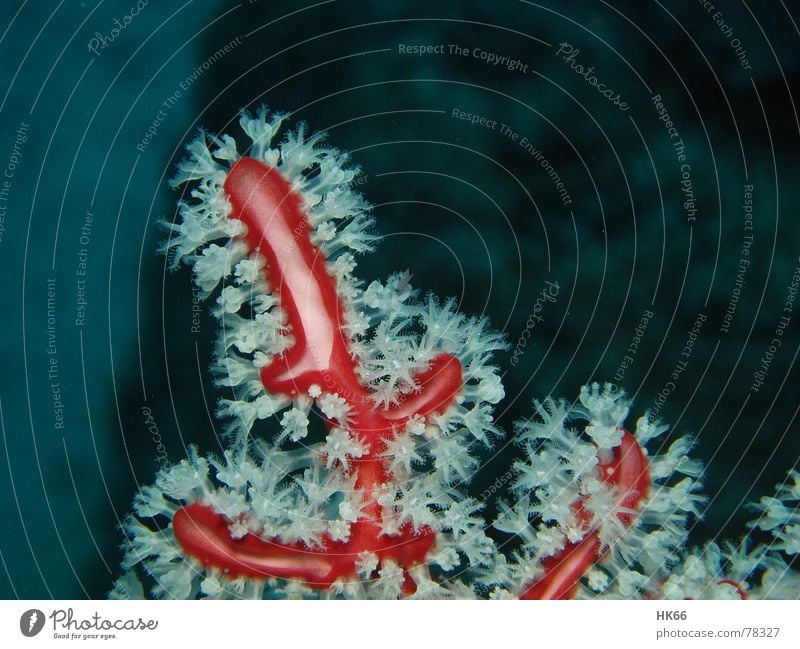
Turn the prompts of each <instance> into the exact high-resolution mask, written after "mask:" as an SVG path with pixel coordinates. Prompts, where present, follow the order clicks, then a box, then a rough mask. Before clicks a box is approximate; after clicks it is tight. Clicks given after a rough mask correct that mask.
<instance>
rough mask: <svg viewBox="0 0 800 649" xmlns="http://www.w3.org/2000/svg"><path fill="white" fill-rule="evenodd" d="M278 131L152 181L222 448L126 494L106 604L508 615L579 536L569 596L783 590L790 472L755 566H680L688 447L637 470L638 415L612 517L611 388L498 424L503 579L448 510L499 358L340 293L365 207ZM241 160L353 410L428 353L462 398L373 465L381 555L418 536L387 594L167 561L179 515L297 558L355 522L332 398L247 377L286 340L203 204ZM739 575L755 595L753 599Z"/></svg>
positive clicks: (338, 409) (378, 398)
mask: <svg viewBox="0 0 800 649" xmlns="http://www.w3.org/2000/svg"><path fill="white" fill-rule="evenodd" d="M284 120H285V116H284V115H278V114H276V115H272V116H270V115H269V114H268V112H267V111H266V109H261V110H259V111H258V112H257V113H256V114H255V115H249V114H247V113H244V114H243V115H242V117H241V119H240V122H239V124H240V126H241V129H242V131H243V133H244V135H245V143H244V144H242V143H241V140H240V142H237V141H236V140H234V138H233V137H231V136H230V135H220V136H215V135H212V134H209V133H205V132H203V133H201V134H200V135H199V137H198V138H197V139H195V140H194V141H193V142H192V143H191V144H189V145H188V147H187V151H188V157H187V158H186V159H185V160H184V161H183V162H182V163H180V165H179V167H178V172H177V174H176V176H175V178H174V179H173V180H172V184H173V185H174V186H175V187H184V192H183V196H182V199H181V200H180V201H179V209H178V211H179V218H178V219H177V220H176V222H174V223H168V224H166V226H167V228H168V229H169V230H170V237H169V239H168V241H167V242H166V244H165V245H164V251H165V252H166V253H167V254H168V256H169V260H170V263H171V265H172V266H173V267H178V266H179V265H181V264H185V265H188V266H191V268H192V271H193V277H194V282H195V285H196V286H197V289H198V292H199V293H200V295H201V296H202V297H203V298H204V299H213V300H214V303H213V305H212V307H211V312H212V314H213V315H214V316H215V317H216V318H217V319H218V320H219V322H220V327H221V328H220V335H219V339H218V341H217V344H216V350H215V360H214V363H213V368H212V370H213V372H214V374H215V376H216V378H217V382H218V384H219V386H220V387H222V388H225V390H226V393H227V394H228V396H226V398H224V399H222V400H221V401H220V404H219V410H218V415H219V416H220V417H221V419H222V420H223V421H225V422H227V426H226V429H225V432H226V435H227V437H228V440H229V441H230V445H229V447H228V450H227V451H226V452H225V453H224V454H223V456H222V457H221V458H215V457H211V456H209V457H204V456H202V455H201V454H200V453H199V451H198V450H197V449H195V448H191V449H190V452H189V457H188V458H187V459H185V460H183V461H182V462H180V463H179V464H177V465H175V466H173V467H171V468H169V469H164V470H162V471H160V472H159V474H158V476H157V478H156V481H155V484H154V485H152V486H147V487H143V488H141V489H140V491H139V494H138V495H137V497H136V499H135V502H134V512H133V514H131V515H130V516H128V517H127V519H126V520H125V523H124V525H123V531H124V534H125V538H126V543H125V546H124V549H125V557H124V559H123V563H122V568H123V570H124V574H123V576H122V577H120V579H119V580H118V581H117V582H116V584H115V588H114V590H113V591H112V592H111V596H112V597H122V598H132V597H142V596H145V595H146V594H149V595H152V596H155V597H168V598H190V597H208V598H224V597H234V598H263V597H351V598H394V597H400V596H402V595H405V594H408V590H407V588H406V586H407V584H405V583H404V582H405V581H406V580H407V578H410V579H411V580H412V581H413V583H414V589H413V596H415V597H429V598H437V597H475V596H482V595H485V594H487V593H490V594H491V595H492V596H493V597H498V598H502V597H511V596H516V595H519V594H520V592H521V590H522V589H523V588H524V587H525V585H526V584H529V583H531V582H534V581H535V580H537V579H540V578H542V575H543V568H542V562H543V561H546V560H547V559H548V558H552V557H554V556H557V555H558V554H559V553H560V552H563V551H564V550H565V548H567V547H568V546H569V545H570V544H573V545H574V544H576V543H580V542H581V541H582V540H584V539H586V538H587V536H588V535H595V536H596V539H597V543H598V547H599V548H600V555H601V556H600V559H601V560H600V561H599V562H597V563H596V564H595V565H594V566H593V567H591V568H590V569H589V570H588V571H587V572H586V574H585V575H584V577H583V578H582V580H581V582H580V585H579V589H578V591H577V595H578V596H580V597H617V598H630V597H659V596H666V597H684V596H691V597H701V596H709V597H728V596H731V597H733V596H742V594H743V593H745V592H746V593H748V594H749V595H750V596H765V597H784V596H796V594H797V592H800V589H799V588H798V576H797V573H795V572H792V571H791V570H790V569H789V567H788V561H789V559H790V557H791V556H792V555H796V554H797V553H798V551H800V515H798V513H797V512H798V502H800V476H799V475H798V474H797V472H794V473H792V474H790V478H791V480H792V481H793V484H791V485H789V484H788V483H787V486H784V487H783V488H782V489H781V490H780V491H779V493H778V494H777V496H776V497H775V498H765V499H764V500H762V503H761V506H760V507H761V512H762V516H761V518H760V519H759V520H758V521H757V522H756V523H755V526H756V527H758V528H759V529H760V530H762V531H765V532H768V533H771V534H772V535H773V538H774V542H773V544H772V547H771V548H769V549H767V548H765V547H763V546H758V548H757V549H756V550H754V551H751V552H745V551H744V550H742V549H735V548H732V547H727V546H726V547H725V548H723V549H720V548H719V547H718V546H717V545H715V544H710V545H708V546H706V547H705V548H704V549H703V550H702V551H693V552H686V550H685V549H684V548H685V544H686V536H687V532H686V530H687V526H688V523H689V522H690V520H691V519H692V518H696V517H699V516H700V513H701V510H700V506H701V503H702V502H703V499H702V497H701V496H699V495H698V488H699V479H700V477H701V474H702V467H701V466H700V465H699V464H698V463H697V462H695V461H693V460H690V459H688V457H687V453H688V451H689V448H690V446H691V442H690V441H689V440H688V439H686V438H681V439H677V440H675V441H673V442H672V443H671V445H670V446H669V449H668V450H667V451H666V452H665V453H663V454H656V455H647V451H646V450H645V449H646V446H647V445H648V444H649V443H650V442H651V441H652V440H654V439H656V438H658V437H659V436H662V435H663V434H664V433H665V432H666V431H667V427H666V426H665V425H663V424H662V423H660V422H658V421H654V420H651V418H650V417H649V416H648V415H647V414H645V416H643V417H642V418H640V419H639V420H638V422H637V423H636V426H635V430H634V432H633V437H634V438H635V442H636V443H637V444H638V447H639V448H641V449H643V450H642V453H643V454H644V455H643V457H646V458H647V459H646V462H647V471H648V484H649V487H648V489H647V493H645V494H638V495H637V494H634V495H637V499H636V506H635V507H632V506H624V504H623V500H625V499H624V497H623V496H625V494H620V493H618V490H617V487H616V486H615V484H614V483H613V482H610V481H609V480H607V479H606V476H604V475H603V473H602V472H603V471H604V470H607V467H608V466H609V464H608V463H609V462H610V461H611V460H612V459H613V458H614V457H615V454H618V452H619V449H620V448H621V446H620V445H621V443H622V440H623V435H624V434H625V433H624V431H623V427H624V425H625V421H626V419H627V417H628V414H629V410H630V402H629V400H628V399H627V398H626V397H625V395H624V394H623V393H622V392H621V391H618V390H616V389H615V388H614V387H613V386H610V385H605V386H602V387H601V386H599V385H597V384H594V385H592V386H587V387H585V388H583V390H582V392H581V395H580V400H579V401H580V403H579V404H576V405H574V406H570V405H569V404H568V403H567V402H565V401H556V400H554V399H551V398H548V399H546V400H544V401H543V402H535V409H536V415H535V417H534V418H533V419H531V420H529V421H525V422H520V423H518V424H517V425H516V427H515V432H516V441H517V442H518V444H519V445H520V446H521V448H522V451H523V454H524V459H521V460H519V461H517V462H516V463H515V464H514V465H513V471H512V472H513V474H514V476H515V477H514V479H513V481H511V484H510V494H511V495H512V496H513V499H514V502H513V504H508V503H507V502H501V503H500V513H499V516H498V518H497V520H496V521H495V523H494V528H495V529H496V530H499V531H501V532H506V533H509V534H513V535H514V537H515V538H516V541H517V545H518V547H517V550H516V552H515V553H514V555H513V557H512V559H511V560H507V559H506V557H505V555H504V554H503V553H502V552H500V550H499V548H498V546H497V544H496V543H495V541H493V540H492V539H491V538H490V537H489V536H488V535H487V534H486V530H487V527H488V526H487V524H486V523H485V521H484V518H483V517H482V515H481V509H482V508H483V507H484V505H485V503H483V502H481V501H480V500H479V499H476V498H473V497H470V496H469V495H467V490H468V485H469V483H470V480H471V479H472V478H473V476H474V475H475V473H476V472H477V470H478V468H479V463H478V459H477V457H476V456H475V453H474V450H476V448H480V447H481V446H483V447H488V446H490V445H491V444H492V442H493V440H494V439H497V438H499V437H500V436H501V431H499V430H498V428H497V427H496V426H495V424H494V420H493V414H492V413H493V408H494V406H495V405H496V404H497V403H498V402H499V401H500V400H501V399H502V398H503V397H504V392H503V386H502V383H501V381H500V378H499V375H498V370H497V368H496V367H495V366H493V365H492V364H491V357H492V354H493V352H495V351H497V350H501V349H504V348H506V347H507V345H506V343H505V342H504V340H503V337H502V336H500V335H498V334H496V333H493V332H491V331H490V330H489V327H488V323H487V322H486V320H485V319H482V318H470V317H467V316H464V315H462V314H460V313H459V312H458V311H457V304H456V302H455V301H454V300H446V301H444V302H441V301H439V300H438V299H436V298H435V297H434V296H432V295H427V296H424V297H422V298H421V297H420V296H419V294H418V293H417V292H416V291H415V290H414V289H413V288H412V287H411V285H410V282H409V279H410V276H409V274H408V272H402V273H396V274H394V275H391V276H390V277H389V278H388V279H387V280H386V281H384V282H380V281H374V282H372V283H370V284H369V285H368V286H366V287H364V286H363V285H362V283H361V281H360V280H358V279H357V278H356V277H355V275H354V274H353V271H354V270H355V267H356V255H357V254H359V253H363V252H367V251H370V250H372V248H373V246H374V244H375V242H376V236H375V235H374V234H372V232H371V229H370V228H371V225H372V217H371V215H370V206H369V205H368V203H367V202H366V201H365V200H364V198H363V197H362V196H361V195H360V194H359V193H357V192H356V191H354V189H353V186H352V185H353V181H354V180H355V179H356V177H357V175H358V173H359V170H358V168H357V167H352V166H349V165H348V156H347V155H346V154H345V153H343V152H341V151H339V150H337V149H335V148H333V147H331V146H328V145H327V144H326V143H325V137H324V135H323V134H320V133H315V134H308V133H307V132H306V128H305V126H303V125H302V124H301V125H300V126H298V127H297V128H295V129H294V130H286V129H284V128H283V122H284ZM242 156H247V157H250V158H255V159H257V160H259V161H261V162H263V163H265V164H266V165H269V166H270V167H272V168H275V169H277V170H278V171H279V172H280V174H281V175H282V176H283V178H284V179H286V180H287V181H288V183H289V184H290V186H291V187H292V189H293V191H294V192H295V193H296V194H297V195H298V196H299V197H300V201H301V207H302V210H303V212H304V214H305V216H306V219H307V223H308V228H309V231H308V232H307V233H305V234H307V236H308V237H309V238H310V241H311V243H312V244H313V245H314V246H315V247H316V249H317V250H319V252H320V253H321V254H322V255H324V258H325V263H326V264H327V271H328V274H329V275H330V277H331V278H333V280H334V283H335V285H336V291H337V294H338V297H339V300H340V302H341V304H342V305H343V322H342V323H340V330H341V331H342V332H343V333H344V334H345V335H346V338H347V340H348V348H349V352H350V354H351V356H352V361H353V366H354V369H355V373H356V375H357V376H358V378H359V380H360V381H361V382H362V384H363V385H364V386H365V387H366V388H367V389H368V390H369V393H370V395H371V396H370V398H371V400H372V403H373V405H374V408H376V409H379V410H387V409H390V408H392V407H396V406H397V405H398V404H400V403H402V402H403V400H404V399H406V398H408V397H409V396H413V395H414V394H415V393H416V392H417V391H418V390H419V389H420V386H418V385H417V381H416V379H415V377H417V376H420V373H422V372H424V371H425V370H426V369H427V368H428V366H429V365H430V364H431V363H432V361H433V360H434V359H435V358H436V357H437V356H438V355H441V354H449V355H452V356H453V357H455V358H457V359H458V361H459V362H460V365H461V368H462V371H463V386H462V388H461V390H460V391H459V393H458V395H457V396H456V398H455V399H454V401H453V403H451V404H450V405H449V407H447V408H446V409H444V410H443V411H441V412H435V413H431V414H430V416H428V417H426V418H424V419H423V418H422V417H418V416H412V417H410V418H408V419H407V420H406V421H404V423H403V424H402V425H401V426H398V427H397V429H396V430H395V431H394V436H393V437H392V438H391V439H388V440H387V442H386V450H385V457H383V458H382V460H383V461H384V463H385V465H386V468H387V472H388V475H389V476H390V477H391V483H390V484H384V485H382V486H381V487H380V489H379V490H378V492H377V493H376V494H373V495H374V497H375V499H376V502H377V503H378V505H379V506H380V508H381V511H382V512H383V515H382V518H381V519H380V525H381V533H382V535H383V536H385V537H387V538H391V537H392V536H394V535H397V534H399V533H400V530H401V529H412V530H414V532H419V531H421V530H423V529H424V530H431V531H432V532H433V533H434V534H435V539H436V542H435V547H433V548H432V550H431V552H430V554H429V555H428V557H427V561H426V563H425V564H419V565H414V566H413V567H412V568H410V569H408V571H407V573H408V574H407V575H406V574H405V573H404V570H403V568H401V566H399V565H398V564H397V563H396V562H395V561H394V560H393V559H391V558H388V557H383V558H381V557H379V556H378V555H376V554H374V553H371V552H364V553H363V554H362V555H360V556H359V557H358V558H357V561H356V563H355V566H356V577H355V578H354V579H351V580H337V581H336V582H335V583H333V584H332V585H331V586H330V588H327V589H312V588H310V587H309V586H308V585H307V584H305V583H304V582H303V581H302V580H292V579H277V578H271V577H269V578H253V577H249V578H248V577H242V576H238V577H234V576H231V575H228V574H226V573H225V571H224V570H221V569H219V568H217V567H214V566H212V565H206V564H203V563H201V562H199V561H197V560H195V559H194V558H192V557H190V556H188V555H187V553H186V552H184V551H183V549H182V547H181V545H180V544H179V542H178V540H177V539H176V536H175V533H174V529H173V524H172V523H173V518H174V516H175V514H176V512H178V511H179V510H180V509H181V508H183V507H186V506H188V505H196V504H200V505H202V506H205V507H208V508H210V509H211V510H213V512H214V513H215V514H218V515H220V516H223V517H224V520H226V521H228V524H227V534H228V535H229V538H230V539H232V540H236V539H242V538H245V537H248V538H249V537H257V538H263V539H274V540H276V541H277V542H280V543H285V544H300V545H301V546H302V547H305V548H308V550H309V551H313V549H314V548H316V547H318V546H319V544H320V543H322V539H329V540H331V541H336V542H338V541H342V542H346V541H347V540H348V538H349V537H350V535H351V531H352V526H353V524H354V523H355V522H356V521H358V520H359V519H360V518H361V517H362V516H363V512H364V508H365V507H366V503H365V502H363V501H362V498H361V494H360V491H359V490H358V489H357V488H356V484H355V481H356V479H355V477H354V473H353V472H352V471H351V470H350V469H351V465H352V464H353V463H357V462H358V460H359V458H361V457H362V456H363V455H364V454H365V453H366V447H365V442H364V440H363V439H361V437H360V436H359V434H358V431H353V430H350V428H349V416H350V415H349V412H348V403H347V402H346V400H345V399H344V398H342V396H340V395H339V394H337V393H335V392H326V391H325V390H324V389H323V388H322V387H321V386H317V385H314V386H312V387H311V389H309V390H308V393H307V394H297V395H296V396H294V397H292V398H290V397H288V396H284V395H282V394H272V393H270V392H268V391H267V390H266V389H265V387H264V384H263V383H262V380H261V375H260V370H261V369H262V368H265V367H268V366H269V365H270V363H271V362H272V361H273V359H275V358H276V357H278V356H280V355H281V354H284V353H285V352H286V351H287V350H289V349H291V347H292V345H293V344H294V342H295V340H294V338H293V332H292V330H291V327H290V326H289V324H288V320H287V317H286V314H285V313H284V312H283V310H282V308H281V305H280V303H279V300H278V298H277V295H276V294H275V293H274V292H273V291H272V290H271V287H270V285H269V268H267V262H266V260H265V258H264V257H263V256H261V255H260V254H259V252H258V251H257V250H256V251H251V250H250V249H249V248H248V246H247V244H246V243H245V239H244V237H245V235H246V225H244V223H243V222H242V221H241V220H239V219H235V218H229V215H230V214H231V210H232V207H231V205H230V203H229V200H228V198H227V197H226V194H225V191H224V189H223V187H224V183H225V180H226V178H227V177H228V174H229V172H230V170H231V168H232V167H233V165H234V164H235V163H236V162H237V161H238V160H239V159H240V158H241V157H242ZM322 418H324V419H326V420H327V421H328V422H329V424H330V430H329V432H328V434H327V436H326V437H325V438H324V439H323V440H322V441H319V440H317V439H316V437H318V435H317V436H315V434H314V428H315V425H318V424H319V422H320V421H321V419H322ZM580 421H584V422H585V423H584V424H582V425H577V424H576V422H580ZM638 496H640V497H638ZM625 502H628V501H627V500H625ZM721 575H722V577H721ZM753 575H758V576H760V583H759V584H758V585H755V584H754V582H753V581H752V580H753ZM748 579H749V580H750V582H748ZM143 581H144V582H147V586H146V587H145V586H144V585H143ZM792 589H794V590H792ZM792 593H793V595H792Z"/></svg>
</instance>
